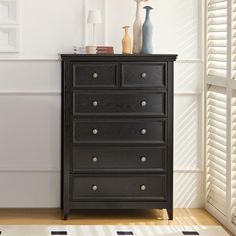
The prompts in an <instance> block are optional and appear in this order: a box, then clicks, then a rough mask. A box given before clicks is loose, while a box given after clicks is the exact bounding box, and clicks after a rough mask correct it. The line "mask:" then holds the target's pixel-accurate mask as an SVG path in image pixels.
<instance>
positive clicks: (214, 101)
mask: <svg viewBox="0 0 236 236" xmlns="http://www.w3.org/2000/svg"><path fill="white" fill-rule="evenodd" d="M207 113H208V114H207V201H208V203H210V204H211V205H212V206H213V207H215V208H216V209H217V210H218V211H220V212H221V213H222V214H224V215H226V129H227V127H226V126H227V125H226V124H227V120H226V119H227V118H226V117H227V114H226V91H225V89H223V88H220V87H216V86H211V87H210V89H209V91H208V96H207Z"/></svg>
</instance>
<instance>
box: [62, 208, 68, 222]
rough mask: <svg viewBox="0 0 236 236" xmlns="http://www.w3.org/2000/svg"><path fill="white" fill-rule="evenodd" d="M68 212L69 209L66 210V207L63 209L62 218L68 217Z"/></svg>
mask: <svg viewBox="0 0 236 236" xmlns="http://www.w3.org/2000/svg"><path fill="white" fill-rule="evenodd" d="M69 213H70V210H66V209H64V210H63V219H64V220H67V219H68V217H69Z"/></svg>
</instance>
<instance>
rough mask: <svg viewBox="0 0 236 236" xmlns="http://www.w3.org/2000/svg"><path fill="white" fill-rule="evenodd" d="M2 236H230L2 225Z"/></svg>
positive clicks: (201, 229)
mask: <svg viewBox="0 0 236 236" xmlns="http://www.w3.org/2000/svg"><path fill="white" fill-rule="evenodd" d="M0 231H1V236H49V235H69V236H118V235H131V236H132V235H133V236H159V235H163V236H164V235H167V236H183V235H203V236H229V234H227V233H226V231H225V230H224V229H223V228H222V227H220V226H150V225H147V226H143V225H141V226H140V225H83V226H82V225H81V226H61V225H58V226H56V225H0Z"/></svg>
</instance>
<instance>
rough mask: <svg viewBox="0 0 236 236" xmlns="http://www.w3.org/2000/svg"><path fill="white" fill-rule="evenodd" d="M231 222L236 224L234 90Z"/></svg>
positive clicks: (235, 104) (235, 109)
mask: <svg viewBox="0 0 236 236" xmlns="http://www.w3.org/2000/svg"><path fill="white" fill-rule="evenodd" d="M231 109H232V134H231V135H232V209H233V211H232V213H233V215H232V222H233V223H234V224H236V91H234V93H233V98H232V108H231Z"/></svg>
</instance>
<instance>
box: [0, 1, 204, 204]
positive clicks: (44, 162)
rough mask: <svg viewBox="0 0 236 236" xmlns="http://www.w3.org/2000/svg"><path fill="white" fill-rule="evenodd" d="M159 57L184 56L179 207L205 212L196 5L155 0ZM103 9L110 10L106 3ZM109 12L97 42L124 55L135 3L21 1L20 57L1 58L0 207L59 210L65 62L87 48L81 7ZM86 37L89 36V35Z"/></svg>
mask: <svg viewBox="0 0 236 236" xmlns="http://www.w3.org/2000/svg"><path fill="white" fill-rule="evenodd" d="M149 3H150V4H151V5H153V7H154V8H155V10H154V11H153V12H152V21H153V24H154V32H155V37H154V45H155V52H156V53H177V54H179V58H178V62H177V63H176V70H175V178H174V182H175V184H174V186H175V189H174V204H175V207H202V206H203V199H204V191H203V189H204V186H203V183H204V182H203V178H204V175H203V168H202V160H201V149H200V138H201V133H200V127H201V123H200V118H201V93H202V91H201V80H202V78H201V65H202V60H201V49H200V44H199V39H200V38H201V35H200V26H201V25H200V23H199V22H200V18H201V12H199V9H200V1H199V0H171V4H170V1H166V0H158V1H157V0H150V2H149ZM104 4H105V5H104ZM98 7H100V8H101V10H102V11H103V12H104V14H105V13H106V14H105V15H104V19H106V22H105V24H103V25H100V26H99V27H98V31H99V37H98V42H99V43H103V42H106V43H107V44H109V45H114V46H115V47H116V51H119V50H120V41H121V38H122V35H123V32H122V29H121V27H122V25H124V24H132V22H133V16H134V14H135V5H134V3H133V0H119V1H117V0H87V3H86V4H84V0H69V1H68V0H40V1H38V0H21V52H20V53H19V54H1V53H0V111H1V113H0V114H1V115H0V143H1V145H0V189H1V194H0V207H59V204H60V113H61V110H60V89H61V88H60V87H61V86H60V80H61V78H60V61H58V60H57V59H58V55H57V54H58V53H62V52H66V53H70V52H71V48H72V47H73V45H78V46H79V45H83V43H84V40H85V38H87V42H88V43H89V40H90V34H89V28H88V30H85V29H84V26H85V22H84V16H85V13H84V9H86V10H88V9H90V8H98ZM85 35H86V37H85Z"/></svg>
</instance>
